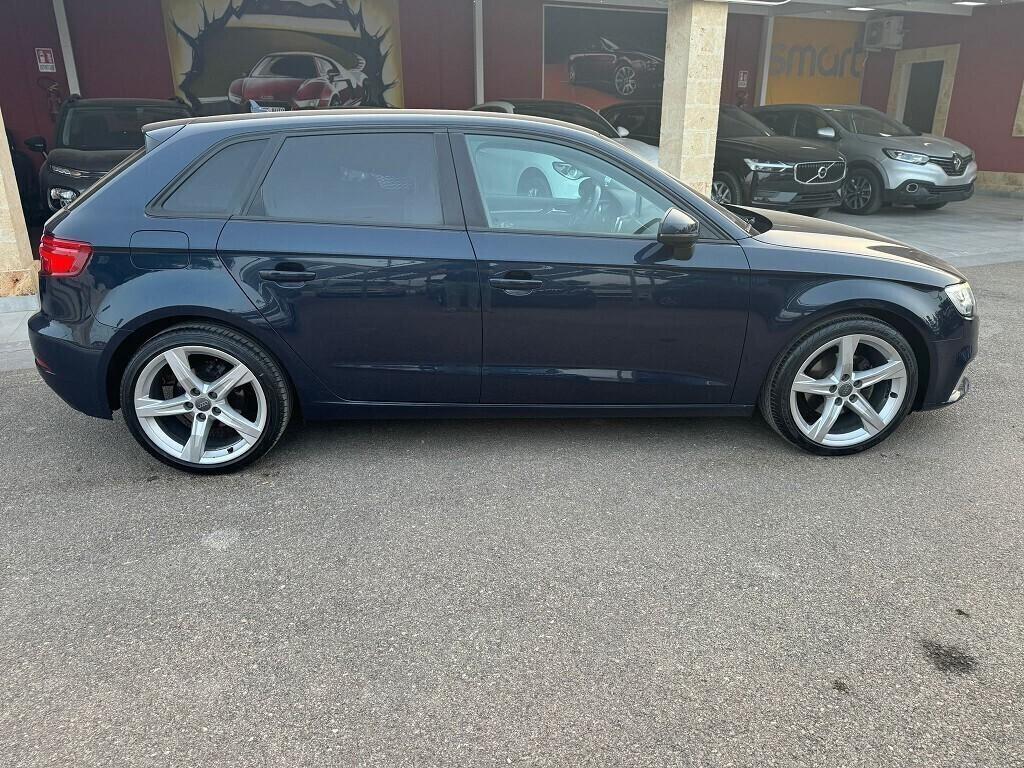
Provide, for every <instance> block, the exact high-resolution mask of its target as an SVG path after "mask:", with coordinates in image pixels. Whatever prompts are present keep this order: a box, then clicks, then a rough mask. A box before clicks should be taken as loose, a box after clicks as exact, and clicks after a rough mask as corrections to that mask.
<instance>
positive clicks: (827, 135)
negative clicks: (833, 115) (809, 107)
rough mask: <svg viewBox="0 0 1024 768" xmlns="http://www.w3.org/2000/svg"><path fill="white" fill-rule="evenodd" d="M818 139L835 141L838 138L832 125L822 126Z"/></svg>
mask: <svg viewBox="0 0 1024 768" xmlns="http://www.w3.org/2000/svg"><path fill="white" fill-rule="evenodd" d="M818 138H819V139H827V140H829V141H834V140H835V138H836V129H835V128H833V127H832V126H831V125H825V126H822V127H821V128H819V129H818Z"/></svg>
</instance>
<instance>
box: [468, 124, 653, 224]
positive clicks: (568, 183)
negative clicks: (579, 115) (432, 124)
mask: <svg viewBox="0 0 1024 768" xmlns="http://www.w3.org/2000/svg"><path fill="white" fill-rule="evenodd" d="M466 142H467V148H468V150H469V156H470V161H471V163H472V165H473V170H474V173H475V175H476V182H477V188H478V189H479V190H480V197H481V202H482V203H483V207H484V214H485V216H486V217H487V226H488V227H490V228H491V229H504V230H519V231H528V232H544V233H551V234H573V235H615V236H626V237H628V236H637V237H645V238H650V239H653V238H654V237H655V236H656V234H657V230H658V223H659V222H660V221H661V219H662V217H664V215H665V212H666V211H667V210H668V209H669V208H671V207H672V203H671V202H670V201H669V200H668V199H667V198H666V197H664V196H663V195H662V194H660V193H659V192H657V191H655V190H654V189H652V188H651V187H650V186H648V185H647V184H645V183H644V182H642V181H640V180H639V179H637V178H636V177H634V176H632V175H630V174H629V173H626V172H625V171H623V170H621V169H620V168H618V167H617V166H615V165H613V164H611V163H609V162H607V161H605V160H602V159H601V158H599V157H596V156H595V155H592V154H590V153H589V152H583V151H580V150H578V149H575V148H573V147H568V146H565V145H562V144H556V143H553V142H548V141H538V140H535V139H526V138H518V137H510V136H485V135H471V136H466ZM531 198H532V200H531Z"/></svg>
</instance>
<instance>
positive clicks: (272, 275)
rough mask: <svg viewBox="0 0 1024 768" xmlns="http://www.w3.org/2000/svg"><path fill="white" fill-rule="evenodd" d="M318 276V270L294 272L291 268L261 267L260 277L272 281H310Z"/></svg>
mask: <svg viewBox="0 0 1024 768" xmlns="http://www.w3.org/2000/svg"><path fill="white" fill-rule="evenodd" d="M315 278H316V272H293V271H292V270H290V269H261V270H260V279H262V280H268V281H270V282H272V283H308V282H309V281H310V280H313V279H315Z"/></svg>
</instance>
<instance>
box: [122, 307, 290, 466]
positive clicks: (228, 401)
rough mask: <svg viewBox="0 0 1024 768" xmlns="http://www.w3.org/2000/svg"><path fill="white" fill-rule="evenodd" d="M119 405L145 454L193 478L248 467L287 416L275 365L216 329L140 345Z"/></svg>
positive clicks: (286, 397) (177, 332)
mask: <svg viewBox="0 0 1024 768" xmlns="http://www.w3.org/2000/svg"><path fill="white" fill-rule="evenodd" d="M121 403H122V406H123V407H124V411H125V419H126V421H127V422H128V425H129V427H130V428H131V430H132V433H133V434H134V435H135V437H136V438H137V439H138V440H139V441H140V442H141V443H142V444H143V445H144V446H145V447H146V448H147V449H148V450H149V451H150V452H151V453H153V454H154V455H155V456H156V457H157V458H159V459H161V460H162V461H164V462H165V463H168V464H172V465H174V466H178V467H184V468H186V469H191V470H193V471H198V472H214V471H224V470H226V469H237V468H238V467H240V466H242V465H244V464H248V463H249V462H250V461H253V460H255V459H256V458H257V457H258V456H259V455H262V454H263V453H265V452H266V451H267V450H269V449H270V447H271V446H273V444H274V443H275V442H277V439H278V437H280V434H281V433H282V432H283V431H284V426H285V424H286V423H287V419H288V414H289V413H290V410H291V400H290V394H289V392H288V388H287V386H286V384H285V382H284V376H283V374H282V373H281V371H280V368H279V367H278V366H277V364H276V363H275V362H274V361H273V360H272V359H271V358H270V357H269V356H268V355H267V354H266V352H264V351H263V350H262V349H261V348H260V347H258V346H257V345H256V344H255V343H253V342H252V341H251V340H249V339H247V338H246V337H243V336H241V335H239V334H236V333H234V332H233V331H230V330H229V329H226V328H219V327H216V326H197V327H182V328H176V329H172V330H170V331H168V332H165V333H162V334H160V335H158V336H157V337H155V338H154V339H153V340H151V341H150V342H148V343H147V344H145V345H143V347H142V348H141V349H140V350H139V351H138V352H137V353H136V355H135V357H134V358H133V359H132V361H131V362H130V363H129V365H128V367H127V369H126V371H125V375H124V378H123V381H122V386H121Z"/></svg>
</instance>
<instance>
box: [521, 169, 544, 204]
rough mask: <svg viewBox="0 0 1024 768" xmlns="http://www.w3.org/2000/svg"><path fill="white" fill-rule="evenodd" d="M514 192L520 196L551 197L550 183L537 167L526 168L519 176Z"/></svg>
mask: <svg viewBox="0 0 1024 768" xmlns="http://www.w3.org/2000/svg"><path fill="white" fill-rule="evenodd" d="M516 194H517V195H519V196H520V197H546V198H550V197H551V184H549V183H548V180H547V177H546V176H545V175H544V173H543V172H542V171H541V170H540V169H539V168H527V169H526V170H525V171H523V172H522V174H521V175H520V176H519V182H518V183H517V184H516Z"/></svg>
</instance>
